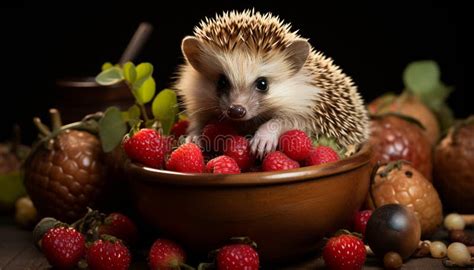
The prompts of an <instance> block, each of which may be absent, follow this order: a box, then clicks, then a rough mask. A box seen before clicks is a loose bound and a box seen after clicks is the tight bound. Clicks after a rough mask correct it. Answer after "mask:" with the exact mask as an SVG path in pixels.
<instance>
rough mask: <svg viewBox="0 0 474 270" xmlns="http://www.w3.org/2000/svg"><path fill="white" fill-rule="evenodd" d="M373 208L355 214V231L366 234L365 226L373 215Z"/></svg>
mask: <svg viewBox="0 0 474 270" xmlns="http://www.w3.org/2000/svg"><path fill="white" fill-rule="evenodd" d="M372 212H373V211H372V210H364V211H359V212H357V213H356V214H355V216H354V231H355V232H358V233H361V234H362V235H363V236H365V227H366V226H367V222H368V221H369V218H370V216H371V215H372Z"/></svg>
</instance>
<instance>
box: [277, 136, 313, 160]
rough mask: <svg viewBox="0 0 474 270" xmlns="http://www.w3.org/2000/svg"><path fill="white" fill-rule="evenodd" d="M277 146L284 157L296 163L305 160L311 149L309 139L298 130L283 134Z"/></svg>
mask: <svg viewBox="0 0 474 270" xmlns="http://www.w3.org/2000/svg"><path fill="white" fill-rule="evenodd" d="M278 145H279V147H280V150H281V151H282V152H283V153H284V154H285V155H287V156H288V157H289V158H291V159H293V160H296V161H301V160H304V159H306V158H307V157H308V156H309V154H310V152H311V148H312V142H311V139H310V138H309V137H308V135H306V133H305V132H304V131H302V130H298V129H294V130H290V131H287V132H285V133H283V134H282V135H281V136H280V140H279V144H278Z"/></svg>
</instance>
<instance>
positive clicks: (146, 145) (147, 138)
mask: <svg viewBox="0 0 474 270" xmlns="http://www.w3.org/2000/svg"><path fill="white" fill-rule="evenodd" d="M122 144H123V149H124V150H125V153H127V155H128V157H129V158H130V159H132V160H133V161H137V162H140V163H142V164H143V165H146V166H150V167H153V168H161V167H162V166H163V161H164V158H165V154H166V152H167V151H168V150H169V145H168V144H169V140H166V139H164V137H162V136H161V135H160V134H159V133H158V132H157V131H156V130H154V129H149V128H144V129H141V130H139V131H138V132H136V133H135V134H133V135H132V137H130V135H129V134H127V135H125V138H124V140H123V143H122Z"/></svg>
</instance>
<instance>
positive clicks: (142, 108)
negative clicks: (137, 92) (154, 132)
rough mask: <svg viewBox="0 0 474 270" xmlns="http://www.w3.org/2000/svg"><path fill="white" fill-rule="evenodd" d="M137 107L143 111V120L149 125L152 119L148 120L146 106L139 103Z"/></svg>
mask: <svg viewBox="0 0 474 270" xmlns="http://www.w3.org/2000/svg"><path fill="white" fill-rule="evenodd" d="M137 105H138V107H140V110H141V111H142V115H143V119H144V120H145V123H147V122H148V121H149V120H150V118H148V114H147V112H146V108H145V105H143V104H138V103H137Z"/></svg>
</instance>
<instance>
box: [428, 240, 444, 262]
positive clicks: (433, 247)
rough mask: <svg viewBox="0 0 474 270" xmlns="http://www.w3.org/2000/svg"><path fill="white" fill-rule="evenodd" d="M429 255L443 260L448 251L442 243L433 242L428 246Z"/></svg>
mask: <svg viewBox="0 0 474 270" xmlns="http://www.w3.org/2000/svg"><path fill="white" fill-rule="evenodd" d="M430 253H431V257H433V258H444V257H446V254H447V253H448V249H447V248H446V245H445V244H444V243H443V242H441V241H434V242H431V244H430Z"/></svg>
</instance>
